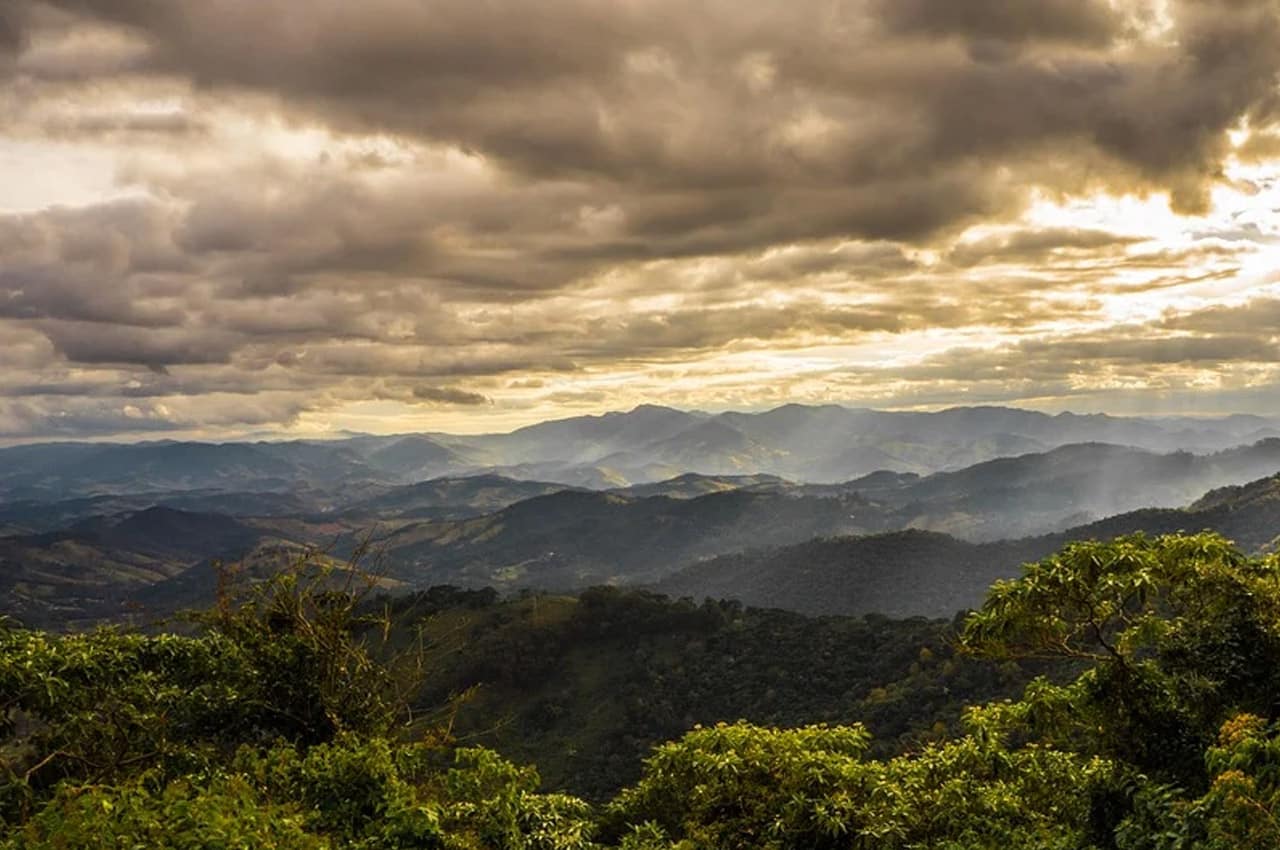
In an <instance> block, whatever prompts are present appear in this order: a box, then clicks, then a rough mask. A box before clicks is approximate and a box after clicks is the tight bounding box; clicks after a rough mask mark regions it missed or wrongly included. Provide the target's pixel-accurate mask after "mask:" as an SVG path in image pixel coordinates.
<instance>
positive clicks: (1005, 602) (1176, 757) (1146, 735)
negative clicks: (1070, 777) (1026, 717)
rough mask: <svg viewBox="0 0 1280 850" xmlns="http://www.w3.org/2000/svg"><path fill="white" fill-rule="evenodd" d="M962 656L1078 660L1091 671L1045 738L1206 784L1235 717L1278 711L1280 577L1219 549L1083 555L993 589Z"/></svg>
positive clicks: (1218, 541)
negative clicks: (1223, 731)
mask: <svg viewBox="0 0 1280 850" xmlns="http://www.w3.org/2000/svg"><path fill="white" fill-rule="evenodd" d="M964 644H965V646H966V647H967V648H968V649H970V650H971V651H973V652H975V653H978V654H981V655H986V656H994V657H1024V658H1025V657H1050V658H1069V659H1078V660H1082V661H1085V662H1087V663H1088V664H1089V665H1090V666H1089V669H1088V670H1087V671H1086V672H1085V673H1084V674H1083V675H1082V676H1081V677H1080V678H1079V679H1078V680H1077V681H1076V682H1075V684H1074V685H1072V686H1071V687H1070V688H1069V689H1066V690H1064V691H1061V692H1058V693H1056V694H1054V695H1053V698H1054V699H1055V700H1056V701H1057V702H1058V703H1059V707H1060V709H1062V708H1064V707H1065V706H1069V708H1070V710H1059V711H1057V712H1047V711H1045V710H1044V709H1045V708H1046V706H1047V705H1048V702H1047V701H1046V698H1047V696H1048V695H1049V693H1050V692H1049V691H1048V690H1045V689H1042V691H1041V697H1042V698H1041V701H1040V707H1041V709H1042V710H1041V712H1040V714H1041V717H1040V719H1041V720H1043V719H1044V718H1045V717H1046V716H1048V715H1050V714H1051V715H1052V716H1054V717H1055V718H1056V719H1058V720H1067V721H1068V722H1067V723H1065V724H1064V723H1059V724H1058V728H1057V729H1049V728H1048V726H1047V725H1046V724H1044V723H1041V729H1040V730H1039V731H1040V732H1041V733H1042V734H1046V735H1049V736H1054V735H1057V736H1059V737H1062V736H1066V738H1068V739H1071V740H1074V741H1075V742H1076V743H1077V744H1078V745H1081V746H1086V745H1087V746H1089V747H1091V748H1093V749H1094V750H1096V751H1098V752H1101V753H1104V754H1107V755H1112V756H1115V757H1118V758H1120V759H1122V760H1124V761H1126V762H1130V763H1133V764H1135V765H1137V766H1138V767H1140V768H1141V769H1143V770H1144V771H1148V772H1151V773H1152V774H1153V775H1155V776H1157V777H1160V778H1162V779H1165V780H1167V781H1171V782H1176V783H1180V784H1184V785H1187V786H1189V787H1193V788H1199V787H1203V785H1204V783H1205V782H1206V781H1207V777H1206V775H1205V770H1204V752H1205V749H1206V747H1208V746H1209V744H1210V743H1211V742H1212V741H1213V739H1214V737H1215V735H1216V734H1217V730H1218V728H1219V726H1220V725H1221V724H1222V723H1223V722H1224V721H1225V720H1227V719H1229V718H1230V716H1231V715H1232V714H1234V713H1236V712H1239V711H1247V712H1253V713H1256V714H1261V715H1264V716H1265V715H1267V714H1268V713H1270V712H1271V711H1273V709H1274V707H1275V706H1276V705H1277V700H1278V699H1280V564H1278V563H1277V560H1276V558H1275V557H1274V556H1273V557H1270V558H1266V559H1250V558H1246V557H1245V556H1243V555H1241V554H1240V553H1239V552H1238V551H1236V550H1235V549H1234V548H1233V547H1232V546H1231V545H1230V544H1229V543H1228V542H1227V541H1225V540H1223V539H1222V538H1220V537H1218V536H1216V535H1212V534H1203V535H1198V536H1191V537H1188V536H1165V537H1158V538H1149V537H1145V536H1141V535H1138V536H1134V537H1127V538H1120V539H1118V540H1115V541H1113V542H1110V543H1097V542H1089V543H1074V544H1071V545H1070V546H1068V547H1066V548H1065V549H1064V550H1063V551H1062V552H1061V553H1059V554H1057V555H1054V556H1052V557H1050V558H1047V559H1045V560H1043V561H1041V562H1039V563H1037V564H1032V565H1030V566H1029V567H1028V568H1027V570H1026V573H1025V575H1024V576H1023V577H1022V578H1020V579H1018V580H1016V581H1011V582H1001V583H999V584H997V585H996V586H995V587H994V588H993V590H992V592H991V595H990V597H989V599H988V601H987V604H986V605H985V607H984V608H983V610H982V611H980V612H978V613H976V614H974V615H973V616H972V617H971V618H970V619H969V621H968V622H967V624H966V628H965V633H964Z"/></svg>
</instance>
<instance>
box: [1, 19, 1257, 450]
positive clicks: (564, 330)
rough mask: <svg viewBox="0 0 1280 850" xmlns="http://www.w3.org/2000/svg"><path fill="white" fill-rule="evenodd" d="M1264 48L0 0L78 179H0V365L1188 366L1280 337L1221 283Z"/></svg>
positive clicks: (913, 378)
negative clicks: (1224, 207) (1214, 205)
mask: <svg viewBox="0 0 1280 850" xmlns="http://www.w3.org/2000/svg"><path fill="white" fill-rule="evenodd" d="M302 6H305V11H300V9H301V8H302ZM1162 9H1163V10H1164V11H1161V10H1162ZM1278 73H1280V3H1277V2H1275V0H1171V2H1168V3H1160V4H1157V3H1154V2H1147V0H1123V1H1122V0H1116V2H1111V0H1106V2H1104V1H1103V0H972V2H965V3H960V2H951V0H895V2H888V0H797V2H795V3H790V4H740V3H729V2H727V0H707V1H706V2H695V3H684V2H676V0H645V2H639V3H632V2H617V3H603V2H596V1H595V0H545V2H541V3H536V4H534V3H510V4H506V5H505V6H503V8H502V9H501V11H500V12H499V11H496V7H494V6H493V5H491V4H483V3H475V2H471V1H470V0H436V2H430V3H428V2H425V0H369V2H367V3H363V4H351V3H348V2H341V0H313V2H308V3H303V4H301V5H300V0H262V2H258V3H254V4H252V5H251V6H249V5H244V4H237V3H227V2H209V1H208V0H49V2H35V0H10V2H7V3H4V4H3V5H2V6H0V78H3V79H4V81H5V84H4V85H2V86H0V181H3V182H4V183H5V184H6V185H10V186H16V187H19V188H21V189H22V191H15V192H14V195H13V197H24V198H26V197H37V198H38V197H41V196H42V195H41V190H42V187H43V186H44V184H46V183H50V184H56V183H58V182H59V181H60V180H64V179H65V180H68V181H71V182H72V183H74V182H75V181H76V180H79V179H82V177H81V176H82V175H84V174H88V173H96V174H98V175H99V177H100V178H101V179H100V183H95V184H94V186H97V187H99V188H98V189H96V190H95V191H96V194H97V195H99V196H101V197H98V198H97V200H94V201H86V202H84V203H79V202H76V203H69V204H68V203H64V204H63V205H62V206H58V205H50V206H47V207H46V208H43V209H38V208H36V207H38V206H39V205H38V204H30V203H26V202H24V207H25V209H23V210H21V211H20V210H17V209H16V207H15V208H13V209H6V208H4V207H3V204H4V203H5V199H4V198H0V343H3V342H4V341H5V340H8V339H13V340H14V341H15V342H14V345H13V347H12V348H9V347H8V346H0V352H2V353H0V364H3V365H4V366H5V368H6V369H9V370H22V371H23V372H24V374H23V376H22V379H21V380H16V379H9V380H7V381H0V398H9V397H12V398H13V399H14V400H15V403H16V401H18V400H20V401H21V402H22V403H23V404H26V405H29V406H30V405H35V406H37V407H39V406H40V405H44V407H41V408H40V410H45V408H47V409H48V410H52V409H54V408H53V406H52V405H54V401H51V400H55V401H56V402H57V404H58V405H62V407H58V408H57V409H59V410H62V409H66V410H68V415H69V416H79V417H81V418H80V419H77V420H76V421H77V422H80V423H82V424H83V427H85V428H89V427H90V426H91V423H93V422H99V423H103V427H105V428H110V427H115V426H113V425H110V424H109V423H112V422H115V421H116V420H115V419H113V418H112V417H114V416H116V414H115V413H112V410H114V409H115V408H112V407H111V405H113V404H118V403H120V402H121V401H122V400H131V401H133V402H138V403H137V404H135V405H134V406H135V408H136V410H138V411H145V410H150V409H152V408H148V407H147V406H146V405H147V404H152V403H154V404H160V405H165V406H166V409H168V410H171V411H173V410H179V409H180V411H181V415H175V416H164V415H159V414H157V415H156V416H150V417H143V421H144V422H146V423H150V424H148V425H147V427H157V428H164V427H168V428H174V429H177V428H185V427H189V426H191V425H192V423H196V422H198V421H199V419H200V413H199V409H200V405H201V404H202V403H203V402H202V400H207V401H208V405H209V414H208V415H209V421H210V422H219V423H224V424H227V423H228V422H229V420H228V419H227V418H226V417H227V416H234V410H235V406H234V405H233V404H230V403H229V402H228V401H227V400H226V399H228V398H229V397H231V396H239V397H241V398H242V399H246V400H259V401H260V400H262V399H265V398H268V397H270V398H272V399H275V400H277V402H278V403H275V404H273V405H271V406H269V407H267V408H263V411H278V412H279V414H280V415H281V417H282V420H281V421H291V422H296V421H299V420H300V419H306V417H308V416H311V415H313V414H314V415H315V416H316V417H317V418H318V417H320V416H322V415H328V413H330V412H333V411H341V410H342V409H344V406H345V405H349V404H355V403H358V402H360V401H362V400H368V399H378V400H380V401H383V402H387V403H388V404H399V405H404V406H406V407H407V408H414V407H422V408H432V407H435V408H439V410H438V411H434V410H433V411H432V412H433V413H434V412H438V413H439V414H440V416H441V417H442V419H441V421H450V420H447V419H446V418H444V417H447V416H448V415H449V412H450V409H451V408H454V407H457V408H467V407H470V408H473V409H472V410H471V411H470V412H471V413H473V414H474V415H477V416H479V415H481V414H484V415H488V414H490V413H493V414H494V415H497V414H499V413H500V412H502V411H504V410H522V411H529V414H528V415H530V416H533V415H538V414H540V413H546V412H548V411H549V410H550V409H551V406H552V405H553V404H555V403H556V402H557V400H559V401H560V402H563V403H566V404H584V405H585V404H594V403H600V404H606V403H609V402H610V401H611V400H613V401H616V405H614V406H619V407H622V406H627V405H630V404H633V403H635V402H637V401H642V400H645V399H643V398H639V397H637V394H640V393H644V392H649V393H652V392H656V391H658V390H660V389H663V386H664V384H663V380H669V381H670V382H671V387H670V389H671V392H672V393H673V394H674V395H676V396H678V397H681V398H687V399H688V400H689V403H690V404H692V405H699V404H702V403H703V400H706V402H707V403H708V404H715V403H727V402H726V400H730V399H738V398H743V397H748V396H750V394H751V393H753V392H754V393H764V392H766V389H765V386H766V385H768V384H770V383H771V382H773V381H776V382H777V386H776V387H772V386H770V387H769V389H768V390H767V391H768V392H771V393H775V394H776V395H778V396H779V397H787V394H788V393H791V392H792V391H793V390H794V392H796V393H799V394H801V397H812V396H814V394H816V393H818V392H819V391H820V390H819V389H816V388H819V387H821V386H822V385H823V382H825V381H847V380H848V378H847V373H846V370H847V368H848V364H849V363H850V362H853V363H856V364H857V368H858V369H860V370H863V371H864V372H865V374H866V375H867V376H868V380H869V381H870V380H874V381H875V382H877V383H876V384H875V386H874V387H873V386H871V385H870V384H856V383H855V384H850V385H849V387H850V390H849V391H850V392H851V393H855V392H856V393H866V394H869V397H872V398H874V399H877V400H879V399H888V400H890V401H892V400H893V399H898V398H900V399H908V398H912V399H914V398H929V397H941V396H939V395H937V394H938V393H943V394H945V393H944V390H945V392H951V390H952V389H954V387H952V385H953V384H958V383H960V382H963V381H964V380H966V375H967V376H968V377H969V378H970V379H972V380H973V381H975V382H978V381H986V382H990V383H991V386H990V387H986V388H985V389H984V390H983V391H984V392H989V393H991V394H992V395H993V396H1000V397H1007V396H1009V394H1010V393H1013V394H1015V395H1016V394H1022V396H1023V397H1028V398H1031V397H1035V396H1036V395H1037V394H1043V393H1045V392H1050V391H1052V392H1055V393H1057V392H1065V391H1067V390H1070V389H1071V387H1072V386H1073V382H1074V383H1075V384H1081V385H1083V384H1087V383H1089V378H1090V376H1091V375H1092V376H1096V377H1098V380H1102V379H1103V378H1104V377H1105V378H1106V379H1108V380H1114V381H1116V382H1118V383H1126V384H1127V385H1129V386H1132V387H1134V388H1135V391H1136V388H1138V387H1139V385H1140V384H1141V382H1142V381H1149V382H1151V383H1152V385H1153V386H1155V385H1158V384H1159V383H1160V382H1161V381H1165V380H1172V378H1171V377H1170V376H1171V375H1172V374H1173V372H1175V371H1176V372H1178V373H1179V374H1180V375H1182V378H1179V380H1181V379H1183V378H1185V380H1187V381H1191V380H1193V379H1194V376H1193V375H1192V373H1197V374H1198V375H1199V379H1201V380H1211V379H1213V378H1214V376H1215V375H1216V374H1217V373H1218V372H1219V371H1221V370H1224V369H1225V370H1230V369H1235V368H1237V367H1240V368H1243V367H1242V366H1241V364H1245V363H1254V364H1257V363H1261V362H1263V360H1264V359H1265V358H1266V357H1268V356H1272V355H1273V354H1274V351H1273V350H1272V347H1271V341H1270V338H1269V337H1266V336H1264V335H1262V333H1261V329H1268V328H1272V327H1273V324H1274V322H1273V318H1274V317H1273V316H1272V315H1271V313H1270V312H1268V309H1269V308H1267V307H1266V306H1265V304H1264V300H1263V299H1259V300H1258V301H1257V302H1256V303H1253V302H1251V303H1250V304H1248V305H1244V306H1241V305H1238V304H1227V305H1223V304H1216V305H1215V304H1212V303H1210V302H1212V301H1213V297H1214V294H1215V287H1222V288H1230V289H1231V290H1232V291H1239V290H1242V289H1244V288H1246V287H1247V286H1250V285H1253V284H1254V283H1256V281H1257V280H1259V279H1260V278H1259V275H1260V274H1262V273H1265V269H1266V268H1267V264H1268V262H1270V260H1271V259H1274V258H1275V257H1276V255H1275V254H1274V253H1273V251H1274V248H1273V242H1272V240H1275V239H1277V238H1280V233H1277V231H1276V230H1275V226H1274V215H1273V214H1271V213H1270V211H1271V210H1274V209H1275V208H1277V207H1280V190H1277V188H1276V186H1277V185H1280V184H1277V183H1276V182H1275V177H1276V175H1275V174H1274V173H1273V172H1274V166H1273V162H1274V159H1275V157H1273V156H1272V153H1274V150H1273V149H1274V148H1275V146H1274V139H1275V138H1277V136H1278V133H1277V127H1280V93H1278V90H1277V74H1278ZM32 150H37V151H39V152H40V156H41V157H45V158H46V159H39V160H37V159H36V158H34V155H33V154H31V153H30V151H32ZM37 161H38V162H40V163H44V162H49V161H52V162H60V163H64V164H66V165H67V168H66V169H65V170H64V171H59V170H57V169H50V168H33V167H30V165H29V164H30V163H33V162H37ZM24 164H25V165H26V167H24ZM1269 169H1270V170H1269ZM64 172H65V174H67V175H71V176H69V177H63V176H60V175H61V174H63V173H64ZM1268 181H1271V182H1268ZM102 187H105V188H102ZM76 188H77V187H76V186H72V187H71V189H72V190H74V189H76ZM1246 190H1247V191H1252V192H1254V193H1255V195H1256V199H1255V201H1254V202H1253V203H1255V205H1256V210H1255V213H1257V211H1258V210H1261V211H1262V213H1257V214H1251V215H1243V216H1241V217H1240V218H1238V219H1235V218H1231V217H1230V215H1229V214H1228V213H1225V212H1224V213H1222V214H1221V215H1219V214H1218V213H1217V212H1215V213H1214V215H1212V216H1206V217H1204V218H1197V219H1195V220H1194V223H1193V224H1191V223H1189V224H1185V226H1184V225H1183V224H1181V223H1180V222H1181V221H1182V220H1180V219H1177V217H1176V216H1167V215H1166V216H1165V217H1162V218H1159V222H1160V226H1158V227H1157V226H1156V225H1154V224H1153V223H1152V220H1153V216H1150V215H1147V213H1150V212H1151V211H1152V210H1155V209H1156V207H1158V206H1159V205H1160V204H1162V203H1163V202H1162V201H1160V200H1159V198H1158V197H1157V196H1158V193H1168V194H1169V195H1170V197H1171V199H1172V202H1173V205H1174V206H1175V207H1176V210H1177V211H1178V212H1179V213H1184V214H1189V213H1203V212H1205V211H1206V210H1208V209H1209V202H1210V200H1212V199H1214V198H1218V199H1219V200H1221V197H1222V196H1223V194H1224V193H1226V194H1227V195H1230V196H1232V197H1234V196H1235V195H1244V194H1247V191H1246ZM1215 192H1216V193H1217V194H1216V195H1215V194H1214V193H1215ZM85 193H86V194H94V193H93V192H89V191H88V190H85ZM1153 193H1154V194H1153ZM1118 195H1124V196H1126V197H1127V198H1128V199H1129V200H1130V201H1132V202H1133V203H1134V204H1138V203H1140V201H1139V200H1135V199H1141V198H1147V199H1148V200H1149V202H1150V203H1151V204H1152V206H1148V207H1136V208H1135V209H1137V212H1134V213H1131V214H1128V215H1117V214H1115V213H1114V212H1111V213H1107V209H1108V207H1107V205H1108V204H1109V203H1111V201H1099V200H1098V198H1100V197H1104V196H1105V197H1113V196H1118ZM48 196H49V197H52V198H55V199H59V200H60V199H62V198H65V197H72V198H75V197H79V195H78V194H77V192H76V191H70V190H68V191H66V192H58V193H55V192H54V191H53V189H50V190H49V193H48ZM1126 202H1128V201H1126ZM1117 203H1118V202H1117ZM1046 208H1052V209H1051V210H1049V212H1046ZM1162 212H1165V213H1167V211H1162ZM1104 213H1107V214H1106V215H1104ZM1264 213H1265V214H1264ZM1170 219H1172V222H1170ZM1260 269H1261V270H1263V271H1262V272H1260V271H1259V270H1260ZM1228 284H1230V287H1228V286H1227V285H1228ZM1250 333H1254V334H1255V336H1257V337H1258V338H1257V339H1255V340H1254V341H1252V342H1250V340H1249V336H1250ZM1267 333H1271V331H1270V330H1268V331H1267ZM660 374H661V375H662V376H664V377H663V380H659V379H658V378H657V377H654V376H657V375H660ZM831 376H836V377H831ZM1001 381H1003V382H1004V383H1003V384H1002V385H1001V387H996V386H995V384H997V383H999V382H1001ZM459 382H461V383H465V384H466V386H467V387H468V388H469V389H467V390H460V389H457V388H456V387H455V386H454V384H455V383H459ZM842 386H843V385H842ZM895 387H896V388H897V389H895ZM1064 388H1065V389H1064ZM975 389H976V384H975ZM480 391H483V394H482V392H480ZM806 393H807V394H809V395H804V394H806ZM895 393H898V395H895ZM930 393H934V395H932V396H931V395H930ZM76 395H81V396H83V397H84V399H85V405H86V407H85V409H84V410H83V411H82V412H77V411H76V410H72V409H71V408H70V407H67V405H68V404H70V400H72V399H73V398H74V397H75V396H76ZM850 398H853V396H850ZM174 399H184V400H186V401H184V402H183V405H186V406H183V405H177V406H175V405H174V403H173V402H174ZM855 400H856V399H855ZM144 402H145V403H144ZM99 403H101V405H105V406H102V407H95V406H94V405H98V404H99ZM480 407H483V408H484V410H479V409H478V408H480ZM245 409H246V411H247V413H246V416H247V417H248V418H256V417H257V416H258V414H257V413H250V412H251V411H254V410H256V408H254V407H253V406H252V405H249V406H248V407H246V408H245ZM15 410H16V408H15ZM24 410H28V412H29V414H30V415H28V414H22V416H26V417H27V418H26V419H22V417H20V416H19V415H18V414H17V413H13V414H12V415H11V420H12V421H14V422H17V421H19V419H21V420H22V421H27V422H37V421H43V420H41V419H40V417H41V416H44V415H45V413H41V412H40V411H39V410H36V408H35V407H28V408H24ZM31 411H35V412H31ZM46 413H47V410H46ZM135 418H136V417H135ZM49 421H51V422H52V420H49ZM164 423H168V424H167V425H166V424H164ZM23 427H27V426H23ZM30 427H36V426H34V425H32V426H30ZM50 427H54V426H53V425H51V426H50ZM77 427H80V426H77Z"/></svg>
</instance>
